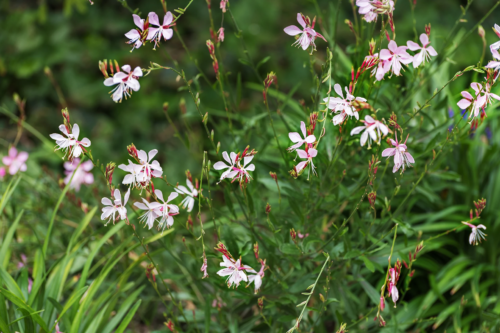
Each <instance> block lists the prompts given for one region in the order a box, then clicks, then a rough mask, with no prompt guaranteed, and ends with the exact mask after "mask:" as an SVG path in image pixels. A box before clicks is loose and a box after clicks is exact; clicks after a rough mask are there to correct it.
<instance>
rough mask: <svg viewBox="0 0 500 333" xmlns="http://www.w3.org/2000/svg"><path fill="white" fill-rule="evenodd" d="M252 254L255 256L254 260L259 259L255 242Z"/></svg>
mask: <svg viewBox="0 0 500 333" xmlns="http://www.w3.org/2000/svg"><path fill="white" fill-rule="evenodd" d="M253 252H254V254H255V259H259V243H257V242H255V244H254V245H253Z"/></svg>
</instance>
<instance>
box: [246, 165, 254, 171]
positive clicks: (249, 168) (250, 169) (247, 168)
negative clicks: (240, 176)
mask: <svg viewBox="0 0 500 333" xmlns="http://www.w3.org/2000/svg"><path fill="white" fill-rule="evenodd" d="M245 170H246V171H255V165H253V164H250V165H249V166H247V167H246V168H245Z"/></svg>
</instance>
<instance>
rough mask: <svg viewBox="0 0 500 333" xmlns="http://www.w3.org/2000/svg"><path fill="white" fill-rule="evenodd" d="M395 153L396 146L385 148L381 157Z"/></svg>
mask: <svg viewBox="0 0 500 333" xmlns="http://www.w3.org/2000/svg"><path fill="white" fill-rule="evenodd" d="M395 153H396V148H386V149H384V151H383V152H382V157H389V156H393V155H394V154H395Z"/></svg>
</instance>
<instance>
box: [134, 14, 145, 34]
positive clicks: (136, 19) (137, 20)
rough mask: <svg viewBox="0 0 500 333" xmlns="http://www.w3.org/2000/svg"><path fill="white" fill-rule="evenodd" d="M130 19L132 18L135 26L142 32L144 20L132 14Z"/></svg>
mask: <svg viewBox="0 0 500 333" xmlns="http://www.w3.org/2000/svg"><path fill="white" fill-rule="evenodd" d="M132 17H133V18H134V23H135V25H136V26H137V27H138V28H139V29H141V31H142V30H143V29H144V20H143V19H141V18H140V17H139V15H136V14H132Z"/></svg>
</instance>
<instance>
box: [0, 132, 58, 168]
mask: <svg viewBox="0 0 500 333" xmlns="http://www.w3.org/2000/svg"><path fill="white" fill-rule="evenodd" d="M53 135H54V134H53ZM12 161H14V159H13V158H12V157H9V156H4V157H3V158H2V162H3V164H5V165H6V166H10V165H11V164H12Z"/></svg>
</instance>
